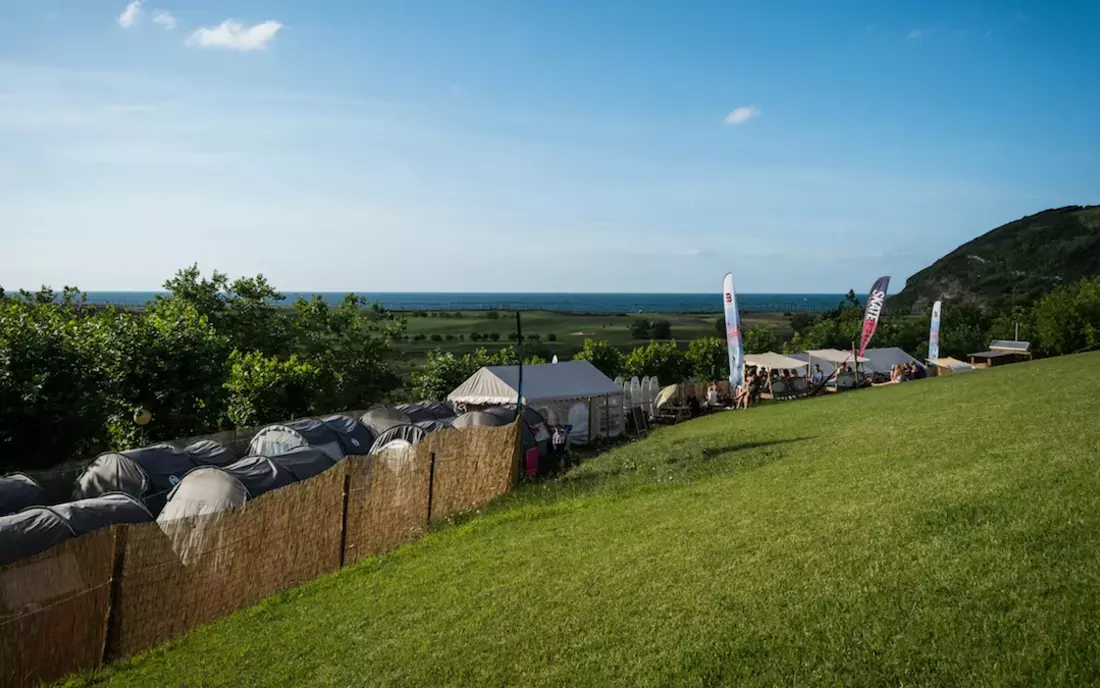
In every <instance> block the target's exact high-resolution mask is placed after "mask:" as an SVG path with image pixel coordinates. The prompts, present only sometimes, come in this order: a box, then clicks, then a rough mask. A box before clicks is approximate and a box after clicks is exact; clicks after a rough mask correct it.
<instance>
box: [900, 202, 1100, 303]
mask: <svg viewBox="0 0 1100 688" xmlns="http://www.w3.org/2000/svg"><path fill="white" fill-rule="evenodd" d="M1097 275H1100V206H1085V207H1083V206H1069V207H1065V208H1058V209H1053V210H1045V211H1043V212H1041V213H1037V214H1035V215H1030V216H1028V217H1024V218H1021V219H1019V220H1016V221H1015V222H1009V223H1008V224H1006V225H1003V226H1001V227H998V228H996V229H994V230H992V231H990V232H987V233H985V234H983V235H982V236H980V237H978V238H976V239H973V240H971V241H968V242H967V243H965V244H963V245H962V246H960V247H958V248H957V249H955V250H954V251H952V252H951V253H949V254H947V255H946V256H944V257H943V258H940V259H939V260H937V261H936V262H935V263H933V264H932V265H929V266H928V267H927V268H925V269H923V270H921V271H920V272H918V273H916V274H914V275H913V276H912V277H910V278H909V279H908V280H906V282H905V288H904V289H903V290H902V291H901V292H900V293H898V294H897V295H896V296H894V297H892V298H891V299H890V301H889V306H890V308H891V309H892V310H894V311H895V312H901V311H908V310H914V309H915V310H917V311H920V312H922V313H923V312H924V311H926V310H928V309H930V308H931V306H932V303H933V302H934V301H936V300H937V299H941V298H942V299H946V300H949V301H952V302H955V303H958V304H974V305H978V306H983V307H984V306H990V307H994V308H997V307H1009V308H1011V307H1012V306H1014V305H1016V304H1018V303H1020V302H1029V301H1033V300H1035V299H1038V298H1040V297H1042V296H1043V295H1045V294H1046V293H1048V292H1049V291H1051V290H1052V289H1054V288H1055V287H1058V286H1061V285H1065V284H1069V283H1071V282H1074V281H1076V280H1078V279H1081V278H1082V277H1093V276H1097Z"/></svg>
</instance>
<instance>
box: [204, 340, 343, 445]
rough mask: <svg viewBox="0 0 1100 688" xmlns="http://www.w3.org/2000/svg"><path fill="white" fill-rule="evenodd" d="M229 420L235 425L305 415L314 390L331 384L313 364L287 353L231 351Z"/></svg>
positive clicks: (308, 409) (310, 408)
mask: <svg viewBox="0 0 1100 688" xmlns="http://www.w3.org/2000/svg"><path fill="white" fill-rule="evenodd" d="M229 363H230V367H231V368H230V374H229V381H228V382H226V383H225V388H226V389H227V390H228V391H229V419H230V420H232V421H233V423H235V424H236V425H237V426H239V427H245V426H250V425H259V424H261V423H269V422H272V421H275V420H283V419H290V418H296V417H298V416H305V415H308V414H309V413H310V412H311V411H313V410H314V403H315V400H316V399H317V397H318V390H324V389H326V388H328V387H329V386H330V385H331V384H332V380H331V379H326V375H325V373H324V372H323V371H322V370H321V369H320V368H318V367H317V366H315V365H313V364H311V363H307V362H304V361H302V360H301V359H299V358H298V357H297V356H291V357H290V358H288V359H286V360H280V359H278V358H274V357H266V356H264V355H263V354H262V353H260V352H258V351H249V352H247V353H241V352H240V351H234V352H233V353H232V354H231V355H230V357H229Z"/></svg>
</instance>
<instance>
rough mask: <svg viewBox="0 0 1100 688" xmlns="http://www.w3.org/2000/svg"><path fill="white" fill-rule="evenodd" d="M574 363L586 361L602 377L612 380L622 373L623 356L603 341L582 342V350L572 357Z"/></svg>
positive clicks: (587, 340) (590, 340) (588, 340)
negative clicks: (601, 374) (594, 367)
mask: <svg viewBox="0 0 1100 688" xmlns="http://www.w3.org/2000/svg"><path fill="white" fill-rule="evenodd" d="M573 360H574V361H588V362H589V363H591V364H592V365H594V366H596V368H598V369H599V370H600V372H602V373H603V374H604V375H606V376H608V377H610V378H614V377H616V376H617V375H619V373H620V372H622V367H623V354H622V352H621V351H619V350H618V349H616V348H615V347H613V346H611V345H610V344H608V343H607V342H605V341H596V340H594V339H586V340H584V348H583V349H581V350H580V351H579V352H577V353H576V354H575V355H574V356H573Z"/></svg>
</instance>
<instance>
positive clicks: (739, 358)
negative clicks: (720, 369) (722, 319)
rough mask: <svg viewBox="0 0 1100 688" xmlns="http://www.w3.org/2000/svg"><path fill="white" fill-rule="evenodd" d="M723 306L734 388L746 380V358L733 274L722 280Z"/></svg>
mask: <svg viewBox="0 0 1100 688" xmlns="http://www.w3.org/2000/svg"><path fill="white" fill-rule="evenodd" d="M722 305H723V307H724V308H725V312H726V346H728V347H729V356H730V384H731V385H733V387H734V388H737V387H739V386H740V385H741V383H742V382H743V381H744V378H745V356H744V351H743V350H742V347H741V316H739V315H738V314H737V295H736V294H734V293H733V273H732V272H727V273H726V276H725V278H723V280H722Z"/></svg>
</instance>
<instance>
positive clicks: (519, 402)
mask: <svg viewBox="0 0 1100 688" xmlns="http://www.w3.org/2000/svg"><path fill="white" fill-rule="evenodd" d="M516 343H517V344H516V352H517V353H516V356H517V358H519V384H518V385H516V386H517V387H518V388H519V389H517V390H516V418H517V419H519V418H521V417H522V415H523V323H522V322H521V321H520V318H519V311H516Z"/></svg>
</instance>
